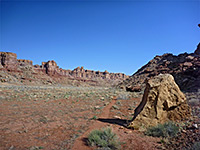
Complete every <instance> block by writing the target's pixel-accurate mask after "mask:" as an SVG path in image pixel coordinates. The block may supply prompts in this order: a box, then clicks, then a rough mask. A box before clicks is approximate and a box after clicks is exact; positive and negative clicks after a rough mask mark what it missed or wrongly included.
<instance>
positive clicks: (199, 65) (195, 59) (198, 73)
mask: <svg viewBox="0 0 200 150" xmlns="http://www.w3.org/2000/svg"><path fill="white" fill-rule="evenodd" d="M199 51H200V44H199V45H198V47H197V49H196V50H195V53H191V54H188V53H184V54H180V55H178V56H175V55H173V54H164V55H162V56H155V57H154V58H153V59H152V60H151V61H149V62H148V63H147V64H146V65H144V66H143V67H142V68H140V69H139V70H138V71H137V72H136V73H134V74H133V75H132V76H131V77H130V78H127V79H126V80H125V81H123V82H122V83H120V84H119V85H118V87H119V88H123V89H125V90H127V91H134V89H135V87H137V88H138V87H140V88H141V89H144V87H145V82H144V81H145V79H150V78H152V77H154V76H156V75H158V74H160V73H162V74H165V73H169V74H172V75H173V76H174V78H175V81H176V83H177V84H178V85H179V87H180V88H181V90H183V91H185V92H189V91H198V89H200V52H199Z"/></svg>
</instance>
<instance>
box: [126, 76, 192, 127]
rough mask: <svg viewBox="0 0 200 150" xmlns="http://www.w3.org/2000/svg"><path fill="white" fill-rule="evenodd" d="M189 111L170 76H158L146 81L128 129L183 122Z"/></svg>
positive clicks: (183, 97) (184, 99)
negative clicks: (177, 121) (168, 122)
mask: <svg viewBox="0 0 200 150" xmlns="http://www.w3.org/2000/svg"><path fill="white" fill-rule="evenodd" d="M190 114H191V109H190V107H189V106H188V104H187V101H186V97H185V95H184V94H183V93H182V92H181V91H180V89H179V87H178V85H177V84H176V83H175V81H174V78H173V76H172V75H170V74H160V75H158V76H155V77H154V78H152V79H150V80H148V81H146V88H145V92H144V95H143V98H142V101H141V103H140V105H139V106H138V107H137V108H136V110H135V113H134V117H133V119H132V122H131V123H130V124H129V127H133V128H135V129H138V128H140V127H148V126H155V125H157V124H158V123H165V122H167V121H169V120H172V121H175V120H183V119H186V118H188V117H189V116H190Z"/></svg>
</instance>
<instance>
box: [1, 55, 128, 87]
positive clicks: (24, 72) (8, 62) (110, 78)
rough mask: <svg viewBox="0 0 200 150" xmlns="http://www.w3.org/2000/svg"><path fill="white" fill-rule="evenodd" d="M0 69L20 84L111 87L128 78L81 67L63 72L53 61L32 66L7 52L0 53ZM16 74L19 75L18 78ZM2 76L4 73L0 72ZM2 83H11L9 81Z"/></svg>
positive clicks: (29, 62) (119, 74)
mask: <svg viewBox="0 0 200 150" xmlns="http://www.w3.org/2000/svg"><path fill="white" fill-rule="evenodd" d="M0 69H1V70H4V71H11V72H13V77H11V78H12V81H16V80H19V79H20V80H21V79H22V80H21V81H19V82H22V83H23V82H24V80H28V81H30V82H31V81H32V80H34V81H36V78H38V79H39V78H40V79H41V80H42V82H44V83H59V84H65V83H67V84H68V83H69V84H70V81H71V82H76V84H77V85H79V82H84V83H87V82H90V83H91V85H98V84H99V83H101V84H104V83H108V84H107V85H109V84H110V85H111V84H115V83H116V82H119V81H122V80H124V79H126V78H128V77H129V76H126V75H125V74H122V73H109V72H108V71H104V72H100V71H93V70H86V69H84V68H83V67H77V68H75V69H74V70H65V69H62V68H59V66H58V65H57V63H56V62H55V61H54V60H50V61H48V62H42V64H41V65H34V66H33V62H32V61H31V60H25V59H17V55H16V54H15V53H9V52H0ZM17 72H18V73H19V75H18V76H17ZM2 74H5V73H4V72H2ZM36 75H37V77H36ZM14 78H16V79H14ZM67 79H68V80H67ZM46 80H48V81H46ZM69 80H70V81H69ZM3 81H11V79H10V80H9V79H6V80H3ZM62 81H63V82H62ZM102 81H103V82H102Z"/></svg>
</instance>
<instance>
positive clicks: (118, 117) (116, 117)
mask: <svg viewBox="0 0 200 150" xmlns="http://www.w3.org/2000/svg"><path fill="white" fill-rule="evenodd" d="M113 118H115V119H121V117H120V116H114V117H113Z"/></svg>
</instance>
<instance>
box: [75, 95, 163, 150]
mask: <svg viewBox="0 0 200 150" xmlns="http://www.w3.org/2000/svg"><path fill="white" fill-rule="evenodd" d="M134 100H135V101H138V100H139V99H134ZM124 101H125V102H126V104H128V102H129V101H130V100H128V101H126V100H124ZM131 101H132V100H131ZM115 103H116V100H112V101H111V103H110V104H109V105H108V106H106V107H105V108H104V110H103V113H102V114H101V115H100V116H99V119H98V120H96V122H94V123H93V124H91V125H90V127H89V129H88V130H87V131H86V132H85V133H84V134H83V135H82V136H80V137H79V138H77V139H76V141H75V143H74V146H73V148H72V149H73V150H92V149H95V148H94V147H89V146H88V145H87V136H88V135H89V133H90V132H91V131H92V130H95V129H101V128H103V127H111V128H112V130H113V132H114V133H116V134H117V136H118V137H119V139H120V142H121V143H122V144H121V146H122V147H121V149H126V150H132V149H134V150H154V149H158V147H159V146H160V145H159V144H158V142H159V141H160V139H159V138H153V137H147V136H144V135H143V133H141V132H139V131H134V130H131V129H127V128H125V127H124V126H125V125H126V119H113V118H112V117H111V116H113V113H111V112H110V110H111V109H112V106H113V105H114V104H115ZM126 110H127V108H126ZM126 112H127V111H126Z"/></svg>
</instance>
